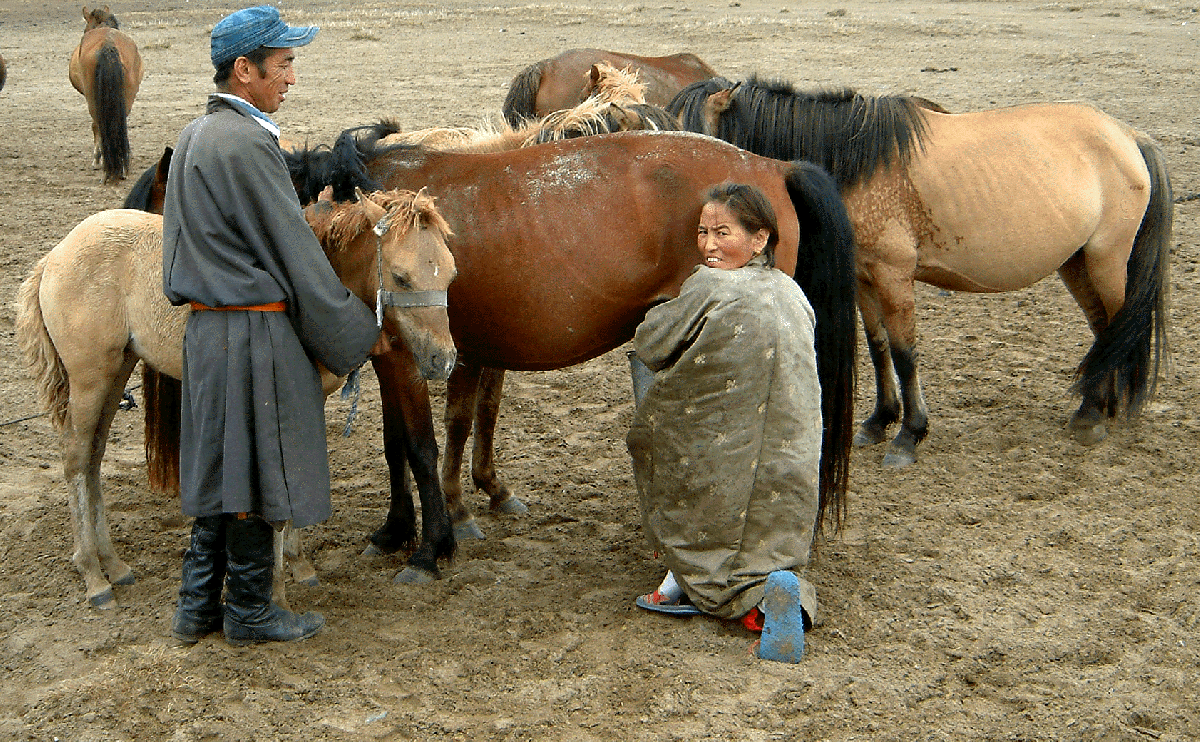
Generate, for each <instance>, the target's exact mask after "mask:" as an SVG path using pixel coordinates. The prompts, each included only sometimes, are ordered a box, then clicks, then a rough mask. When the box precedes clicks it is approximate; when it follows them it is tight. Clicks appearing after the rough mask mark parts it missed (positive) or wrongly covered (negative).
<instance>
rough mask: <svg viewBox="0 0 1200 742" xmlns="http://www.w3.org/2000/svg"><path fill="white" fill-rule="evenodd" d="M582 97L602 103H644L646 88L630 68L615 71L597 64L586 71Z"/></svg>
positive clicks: (604, 63) (603, 63)
mask: <svg viewBox="0 0 1200 742" xmlns="http://www.w3.org/2000/svg"><path fill="white" fill-rule="evenodd" d="M583 97H584V98H585V99H586V98H596V99H598V100H599V101H600V102H602V103H645V102H646V86H645V85H643V84H642V83H641V82H640V81H639V79H638V74H637V72H636V71H635V70H634V69H633V68H632V67H625V68H624V69H617V68H616V67H614V66H613V65H611V64H608V63H606V62H597V63H596V64H593V65H592V68H591V69H590V70H588V74H587V83H586V84H585V85H584V87H583Z"/></svg>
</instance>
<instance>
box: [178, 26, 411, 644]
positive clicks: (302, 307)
mask: <svg viewBox="0 0 1200 742" xmlns="http://www.w3.org/2000/svg"><path fill="white" fill-rule="evenodd" d="M317 30H318V29H317V28H316V27H291V26H288V25H287V24H286V23H284V22H283V20H281V18H280V16H279V11H278V10H276V9H275V8H273V7H270V6H260V7H255V8H246V9H244V10H239V11H237V12H236V13H233V14H231V15H229V16H227V17H226V18H224V19H222V20H221V21H220V22H219V23H218V24H217V25H216V26H215V27H214V28H213V30H212V39H211V56H212V63H213V66H214V67H215V68H216V74H215V75H214V76H213V81H214V82H215V83H216V87H217V92H216V93H215V94H213V95H212V96H210V98H209V100H208V106H207V109H206V111H205V114H204V115H203V116H201V117H200V118H198V119H196V120H195V121H193V122H192V123H191V124H189V125H188V126H187V128H185V129H184V130H183V133H182V134H181V135H180V137H179V142H178V143H177V144H176V145H175V154H174V156H173V157H172V159H171V170H170V174H169V176H168V179H167V192H166V201H165V203H164V206H163V291H164V293H165V294H166V296H167V298H168V299H170V301H171V303H172V304H175V305H181V304H190V305H191V307H192V312H191V315H190V316H189V317H188V322H187V330H186V335H185V337H184V348H183V353H184V355H183V403H182V424H181V437H180V449H181V454H180V480H181V496H182V505H183V512H184V514H185V515H188V516H193V517H195V522H194V524H193V527H192V537H191V543H190V546H189V548H188V549H187V551H186V552H185V553H184V559H183V582H182V585H181V586H180V590H179V602H178V606H177V610H176V613H175V617H174V620H173V622H172V626H171V633H172V635H173V636H174V637H175V638H176V639H178V640H179V641H181V642H184V643H195V642H197V641H199V640H200V638H201V637H203V636H205V635H207V634H209V633H212V632H214V631H218V630H221V629H223V630H224V633H225V639H226V641H228V642H229V643H231V644H235V645H243V644H250V643H254V642H266V641H294V640H299V639H305V638H308V637H310V636H312V635H313V634H315V633H316V632H317V631H319V630H320V629H321V627H322V626H324V624H325V619H324V618H323V617H322V616H321V615H320V614H318V613H314V612H310V613H305V614H303V615H298V614H296V613H293V612H291V611H289V610H285V609H283V608H281V607H280V606H278V605H275V604H273V603H272V602H271V600H270V595H271V586H272V566H273V563H274V550H273V536H274V533H273V529H272V525H273V524H274V525H276V526H278V527H282V525H283V523H284V522H285V521H288V520H291V521H292V523H293V524H294V525H295V526H296V527H303V526H306V525H311V524H313V523H317V522H319V521H322V520H324V519H325V518H327V517H329V514H330V500H329V458H328V450H327V448H326V444H325V418H324V398H323V396H322V393H321V385H320V381H319V377H318V374H317V371H316V369H315V367H314V364H313V361H314V360H316V361H320V362H321V363H323V364H324V365H325V366H326V367H327V368H328V369H329V370H331V371H333V372H334V373H336V374H339V375H344V374H346V373H349V372H350V371H351V370H352V369H354V368H356V367H357V366H358V365H359V364H361V363H363V362H364V361H365V360H366V359H367V357H368V355H369V354H373V353H377V352H384V351H386V350H387V343H386V340H385V339H384V338H383V336H382V335H381V333H380V332H379V330H378V329H377V328H376V326H375V318H374V314H373V313H372V312H371V310H370V309H368V308H367V306H366V305H365V304H363V303H362V302H361V301H360V300H359V299H357V298H356V297H354V296H353V295H352V294H351V293H350V292H349V291H348V290H347V289H346V288H345V287H344V286H343V285H342V284H341V282H340V281H339V280H338V278H337V276H336V275H335V274H334V272H333V269H332V268H331V267H330V265H329V262H328V260H327V259H326V258H325V255H324V253H323V252H322V250H321V247H320V244H319V243H318V242H317V240H316V238H315V237H314V236H313V233H312V230H311V229H310V228H309V226H308V224H307V222H305V220H304V216H303V213H302V212H301V209H300V203H299V200H298V199H297V197H296V193H295V191H294V189H293V187H292V184H291V180H290V179H289V177H288V171H287V166H286V164H285V163H284V160H283V156H282V154H281V152H280V149H279V141H278V138H279V127H278V126H276V125H275V123H274V122H273V121H272V120H271V119H270V118H269V117H268V114H272V113H275V111H277V110H278V109H279V106H280V104H281V103H282V102H283V100H284V96H285V94H286V93H287V90H288V88H289V87H290V86H291V85H294V84H295V83H296V76H295V72H294V71H293V69H292V63H293V60H294V59H295V52H294V49H295V48H296V47H300V46H304V45H306V44H308V43H309V42H311V41H312V40H313V37H314V36H315V35H316V33H317ZM222 583H224V586H225V602H224V607H223V610H222V603H221V589H222Z"/></svg>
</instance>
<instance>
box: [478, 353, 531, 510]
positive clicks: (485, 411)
mask: <svg viewBox="0 0 1200 742" xmlns="http://www.w3.org/2000/svg"><path fill="white" fill-rule="evenodd" d="M503 393H504V369H502V368H485V369H483V374H482V375H481V376H480V379H479V394H478V396H477V397H476V399H475V447H474V448H473V449H472V456H471V478H472V480H473V481H474V482H475V486H476V487H478V488H479V489H481V490H483V491H484V492H486V493H487V495H488V500H489V506H490V508H491V510H492V512H493V513H506V514H509V515H523V514H525V513H527V512H529V508H527V507H525V503H523V502H521V501H520V500H519V499H517V498H516V497H514V496H513V493H512V491H510V490H509V489H508V485H506V484H505V483H504V482H503V481H502V480H501V479H500V476H499V475H498V474H497V473H496V422H497V421H498V420H499V419H500V399H501V397H502V396H503Z"/></svg>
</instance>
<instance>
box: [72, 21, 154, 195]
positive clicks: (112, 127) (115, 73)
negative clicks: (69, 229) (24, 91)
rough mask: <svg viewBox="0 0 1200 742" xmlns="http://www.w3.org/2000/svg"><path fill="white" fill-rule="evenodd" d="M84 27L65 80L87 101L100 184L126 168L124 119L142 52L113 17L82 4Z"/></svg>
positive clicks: (136, 84) (130, 104)
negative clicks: (100, 169)
mask: <svg viewBox="0 0 1200 742" xmlns="http://www.w3.org/2000/svg"><path fill="white" fill-rule="evenodd" d="M83 18H84V20H86V21H87V27H86V28H85V29H84V31H83V38H82V39H80V40H79V46H77V47H75V51H73V52H71V64H70V69H69V73H70V78H71V84H72V85H74V86H75V89H76V90H78V91H79V92H80V93H82V94H83V97H84V98H85V99H86V100H87V106H88V113H89V114H91V117H92V144H93V147H92V154H93V159H94V161H95V164H96V165H97V166H99V165H100V164H101V161H103V164H104V182H106V183H107V182H109V181H113V180H121V179H123V178H124V177H125V173H126V172H127V171H128V170H129V132H128V130H127V129H126V125H125V124H126V119H127V118H128V116H129V109H131V108H133V99H134V97H135V96H136V95H137V92H138V87H139V86H140V85H141V84H142V74H143V70H142V55H141V54H140V53H139V52H138V48H137V44H135V43H134V41H133V39H131V38H129V36H127V35H125V34H124V33H123V32H121V31H120V30H118V24H117V19H116V16H114V15H113V14H112V13H110V12H109V10H108V6H105V7H104V9H103V10H101V9H99V8H96V9H94V10H88V9H87V6H86V5H85V6H84V8H83Z"/></svg>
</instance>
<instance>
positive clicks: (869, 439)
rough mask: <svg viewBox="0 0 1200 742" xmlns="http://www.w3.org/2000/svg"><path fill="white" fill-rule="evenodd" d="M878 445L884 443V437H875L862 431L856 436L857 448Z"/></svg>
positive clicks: (855, 444)
mask: <svg viewBox="0 0 1200 742" xmlns="http://www.w3.org/2000/svg"><path fill="white" fill-rule="evenodd" d="M877 443H883V435H875V434H872V433H868V432H867V431H865V430H862V429H859V431H858V432H857V433H855V434H854V447H855V448H866V447H867V446H874V445H876V444H877Z"/></svg>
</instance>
